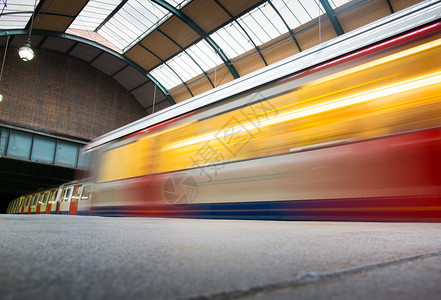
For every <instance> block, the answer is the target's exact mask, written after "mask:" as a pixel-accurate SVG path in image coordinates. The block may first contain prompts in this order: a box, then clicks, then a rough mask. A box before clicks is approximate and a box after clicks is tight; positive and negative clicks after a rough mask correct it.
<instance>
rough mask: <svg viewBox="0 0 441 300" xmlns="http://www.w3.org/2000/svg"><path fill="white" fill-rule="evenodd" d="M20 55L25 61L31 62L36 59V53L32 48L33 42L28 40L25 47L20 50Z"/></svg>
mask: <svg viewBox="0 0 441 300" xmlns="http://www.w3.org/2000/svg"><path fill="white" fill-rule="evenodd" d="M18 55H19V56H20V58H21V59H22V60H24V61H30V60H31V59H33V58H34V56H35V55H34V51H33V50H32V48H31V40H27V41H26V43H25V45H24V46H22V47H20V49H18Z"/></svg>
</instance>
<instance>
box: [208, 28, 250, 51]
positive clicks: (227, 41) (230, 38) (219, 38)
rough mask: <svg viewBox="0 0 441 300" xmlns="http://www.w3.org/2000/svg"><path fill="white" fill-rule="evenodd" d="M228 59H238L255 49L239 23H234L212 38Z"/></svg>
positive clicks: (217, 32)
mask: <svg viewBox="0 0 441 300" xmlns="http://www.w3.org/2000/svg"><path fill="white" fill-rule="evenodd" d="M210 37H211V38H212V39H213V40H214V41H215V42H216V44H218V46H219V47H220V48H221V49H222V50H223V51H224V52H225V54H226V55H227V57H228V58H230V59H232V58H234V57H237V56H239V55H241V54H243V53H245V52H246V51H248V50H251V49H253V48H254V46H253V44H252V43H251V41H250V39H249V38H248V37H247V35H246V33H245V32H244V31H243V30H242V29H241V28H240V26H239V24H238V23H237V22H232V23H230V24H228V25H226V26H225V27H223V28H221V29H219V30H218V31H216V32H215V33H213V34H212V35H211V36H210Z"/></svg>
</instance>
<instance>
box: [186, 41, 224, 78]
mask: <svg viewBox="0 0 441 300" xmlns="http://www.w3.org/2000/svg"><path fill="white" fill-rule="evenodd" d="M187 53H188V54H189V55H191V57H193V58H194V60H195V61H196V63H197V64H198V65H199V66H201V68H202V69H203V70H204V71H207V70H210V69H211V68H214V67H215V66H216V65H219V64H221V63H222V59H221V58H220V57H219V55H218V54H217V53H216V52H214V50H213V48H211V47H210V46H209V45H208V43H207V42H206V41H205V40H202V41H200V42H199V43H197V44H195V45H193V46H191V47H190V48H188V49H187Z"/></svg>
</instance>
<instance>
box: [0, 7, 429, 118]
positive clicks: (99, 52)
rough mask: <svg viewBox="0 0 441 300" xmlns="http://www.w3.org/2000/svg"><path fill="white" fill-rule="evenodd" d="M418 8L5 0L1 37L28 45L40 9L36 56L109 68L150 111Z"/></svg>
mask: <svg viewBox="0 0 441 300" xmlns="http://www.w3.org/2000/svg"><path fill="white" fill-rule="evenodd" d="M417 2H421V1H417V0H399V1H398V0H265V1H262V0H241V1H237V0H106V1H104V0H37V1H35V0H19V1H12V0H2V1H1V2H0V12H1V15H0V36H14V38H13V40H12V44H11V45H12V46H16V47H20V45H21V43H23V44H24V42H25V40H26V38H27V34H28V30H29V29H30V28H31V23H32V18H31V16H32V12H33V11H34V5H35V15H34V16H35V18H34V22H33V24H32V32H31V41H32V45H33V47H34V48H36V49H37V51H38V49H47V50H52V51H58V52H60V53H63V54H66V55H72V56H75V57H76V58H78V59H81V60H83V61H85V62H87V63H89V64H91V65H93V66H95V67H97V68H99V69H101V70H103V71H104V72H106V73H107V74H108V75H109V76H112V77H113V78H115V79H116V80H118V81H119V82H120V83H121V84H122V85H123V86H125V87H126V88H127V89H128V90H129V91H131V92H132V93H133V94H134V96H135V97H136V98H137V99H138V101H139V102H140V103H141V105H142V106H143V107H144V108H145V109H146V111H147V112H149V113H150V112H152V110H153V107H154V105H155V104H156V105H157V106H156V109H161V108H164V107H167V106H169V105H172V104H174V103H175V102H180V101H184V100H185V99H188V98H190V97H192V96H195V95H198V94H201V93H203V92H205V91H208V90H209V89H212V88H214V87H215V86H218V85H222V84H224V83H226V82H229V81H231V80H234V79H235V78H238V77H240V76H244V75H246V74H248V73H250V72H252V71H255V70H257V69H260V68H262V67H265V66H267V65H269V64H271V63H274V62H276V61H279V60H281V59H283V58H286V57H288V56H291V55H293V54H295V53H298V52H300V51H303V50H305V49H307V48H310V47H312V46H315V45H317V44H319V43H321V42H324V41H326V40H329V39H331V38H333V37H336V36H338V35H341V34H344V33H345V32H348V31H351V30H353V29H355V28H357V27H360V26H362V25H365V24H367V23H370V22H372V21H374V20H376V19H378V18H381V17H384V16H386V15H388V14H391V13H393V12H394V11H398V10H401V9H403V8H405V7H408V6H410V5H412V4H415V3H417ZM5 40H6V39H4V38H3V39H2V41H1V43H3V44H5ZM153 102H154V103H153Z"/></svg>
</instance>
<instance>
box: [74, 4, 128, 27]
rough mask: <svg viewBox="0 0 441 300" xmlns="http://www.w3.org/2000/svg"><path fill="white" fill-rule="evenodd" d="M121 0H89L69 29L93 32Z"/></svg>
mask: <svg viewBox="0 0 441 300" xmlns="http://www.w3.org/2000/svg"><path fill="white" fill-rule="evenodd" d="M120 2H121V0H106V1H102V0H90V1H89V2H88V3H87V5H86V6H85V7H84V8H83V10H82V11H81V12H80V14H79V15H78V16H77V17H76V18H75V20H74V21H73V22H72V24H71V25H70V27H69V28H72V29H81V30H90V31H94V30H95V29H96V28H97V27H98V26H99V25H100V24H101V23H102V22H103V21H104V19H105V18H106V17H107V16H108V15H109V14H110V13H111V12H112V11H113V10H114V9H115V8H116V7H117V6H118V5H119V3H120Z"/></svg>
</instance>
